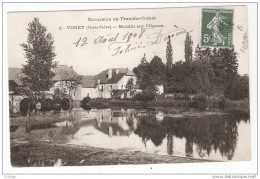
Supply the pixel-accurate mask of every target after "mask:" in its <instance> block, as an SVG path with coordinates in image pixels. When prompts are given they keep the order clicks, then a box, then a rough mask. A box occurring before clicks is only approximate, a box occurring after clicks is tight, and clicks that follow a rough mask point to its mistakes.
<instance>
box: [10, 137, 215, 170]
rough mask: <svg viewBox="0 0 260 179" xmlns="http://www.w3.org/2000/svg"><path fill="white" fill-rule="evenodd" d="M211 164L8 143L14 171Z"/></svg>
mask: <svg viewBox="0 0 260 179" xmlns="http://www.w3.org/2000/svg"><path fill="white" fill-rule="evenodd" d="M195 162H214V161H211V160H203V159H193V158H186V157H176V156H162V155H157V154H147V153H143V152H139V151H124V150H112V149H103V148H94V147H87V146H74V145H68V144H59V145H56V144H50V143H45V142H30V143H28V142H19V143H15V142H11V164H12V166H14V167H46V166H88V165H118V164H156V163H195Z"/></svg>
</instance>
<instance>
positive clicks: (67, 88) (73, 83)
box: [59, 75, 82, 96]
mask: <svg viewBox="0 0 260 179" xmlns="http://www.w3.org/2000/svg"><path fill="white" fill-rule="evenodd" d="M81 81H82V76H81V75H76V76H73V77H71V78H67V79H66V80H65V81H61V82H60V83H59V88H60V89H61V91H63V95H64V94H68V95H69V96H72V93H73V92H75V91H76V89H77V87H78V85H79V84H81Z"/></svg>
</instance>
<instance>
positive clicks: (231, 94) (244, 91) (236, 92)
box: [224, 75, 249, 100]
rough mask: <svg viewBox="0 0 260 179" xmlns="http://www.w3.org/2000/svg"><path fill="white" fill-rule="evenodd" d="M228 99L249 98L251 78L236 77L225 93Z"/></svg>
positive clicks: (245, 76)
mask: <svg viewBox="0 0 260 179" xmlns="http://www.w3.org/2000/svg"><path fill="white" fill-rule="evenodd" d="M224 94H225V96H226V97H227V98H228V99H233V100H240V99H245V98H249V78H248V76H247V75H244V76H240V75H236V76H235V77H234V78H233V80H232V81H230V83H229V84H228V86H227V88H226V89H225V92H224Z"/></svg>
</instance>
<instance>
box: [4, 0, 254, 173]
mask: <svg viewBox="0 0 260 179" xmlns="http://www.w3.org/2000/svg"><path fill="white" fill-rule="evenodd" d="M220 5H221V6H222V5H247V6H248V24H249V26H248V29H249V32H248V34H249V59H250V64H249V68H250V74H249V76H250V108H251V109H250V110H251V115H250V123H251V127H252V128H251V133H252V137H251V141H252V153H251V156H252V161H250V162H225V163H195V164H156V165H120V166H86V167H44V168H12V167H11V165H10V143H9V138H10V137H9V120H8V115H9V113H8V111H9V110H8V106H9V105H8V57H7V29H6V27H7V26H6V24H7V12H10V11H52V10H86V9H119V8H121V9H122V8H123V9H126V8H160V7H186V6H187V7H189V6H220ZM256 22H257V7H256V5H255V4H252V3H232V4H230V3H144V4H142V3H141V4H140V3H136V4H133V3H131V4H126V3H119V4H115V3H109V4H92V3H91V4H84V3H83V4H80V3H74V4H69V3H64V4H63V3H51V4H47V3H44V4H40V3H35V4H28V3H24V4H23V3H22V4H13V3H12V4H4V6H3V24H4V27H3V98H2V99H3V111H4V116H3V119H2V120H3V125H4V128H3V133H4V136H3V137H4V140H3V152H4V156H3V161H4V166H3V172H4V173H8V174H13V175H16V174H22V173H30V174H39V173H41V174H55V173H63V174H78V173H81V174H83V173H84V174H101V173H103V174H104V173H105V174H115V173H117V174H123V173H127V174H131V173H132V174H137V173H138V174H147V173H150V174H159V173H161V174H167V173H168V174H169V173H171V174H178V173H179V174H180V173H181V174H185V173H186V174H189V173H194V174H195V173H198V174H212V173H214V174H217V173H221V174H225V173H226V174H229V173H233V174H239V173H240V174H245V173H246V174H250V173H252V174H253V173H256V172H257V169H256V165H257V154H256V153H257V151H256V148H257V143H256V141H257V116H256V114H257V113H256V112H257V94H256V89H257V83H256V79H257V41H256V40H257V39H256V35H257V23H256ZM17 28H19V27H17ZM1 75H2V74H1ZM1 125H2V124H1ZM1 127H2V126H1ZM1 155H2V154H1ZM47 177H48V176H47Z"/></svg>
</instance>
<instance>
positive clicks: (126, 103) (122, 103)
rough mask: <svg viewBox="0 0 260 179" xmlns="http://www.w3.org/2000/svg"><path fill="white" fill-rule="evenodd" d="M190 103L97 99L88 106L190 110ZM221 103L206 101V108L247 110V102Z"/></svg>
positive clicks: (179, 101)
mask: <svg viewBox="0 0 260 179" xmlns="http://www.w3.org/2000/svg"><path fill="white" fill-rule="evenodd" d="M191 103H192V101H190V100H175V99H173V98H159V99H157V100H153V101H135V100H132V99H105V98H97V99H92V100H91V102H90V106H91V107H92V108H97V109H102V108H103V109H104V108H113V107H114V108H115V107H120V108H135V109H140V108H153V107H179V108H180V107H181V108H190V107H191ZM224 103H225V104H223V101H221V100H216V99H209V100H207V104H206V106H207V108H210V109H213V108H243V109H245V108H246V109H249V100H246V99H245V100H238V101H235V100H225V102H224Z"/></svg>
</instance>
